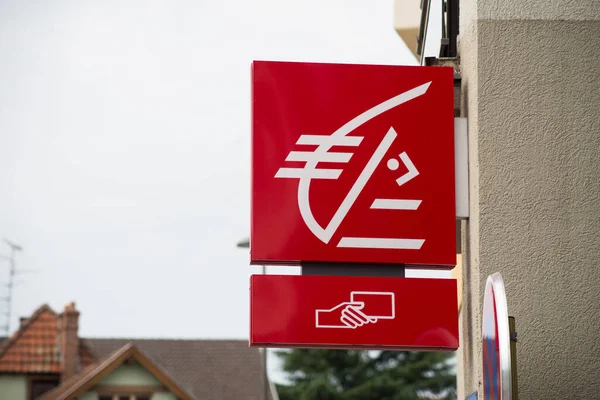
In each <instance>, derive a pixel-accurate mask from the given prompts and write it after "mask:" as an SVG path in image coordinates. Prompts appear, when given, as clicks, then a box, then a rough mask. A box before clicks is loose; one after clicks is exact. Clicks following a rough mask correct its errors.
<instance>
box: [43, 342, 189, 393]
mask: <svg viewBox="0 0 600 400" xmlns="http://www.w3.org/2000/svg"><path fill="white" fill-rule="evenodd" d="M131 358H133V359H135V360H136V361H137V362H139V363H140V364H141V365H142V366H143V367H144V368H145V369H146V370H148V371H149V372H150V373H151V374H152V375H154V377H156V378H157V379H158V380H159V381H160V382H161V383H162V384H163V385H165V387H166V388H167V389H168V390H169V391H171V393H173V394H175V395H176V396H177V398H178V399H181V400H196V399H195V398H194V397H193V396H191V395H190V394H189V393H187V392H186V391H185V390H183V389H182V388H181V387H180V386H179V384H178V383H177V382H176V381H175V380H174V379H173V378H172V377H171V376H169V375H168V374H167V373H166V372H165V371H164V370H163V369H162V368H161V367H160V366H158V365H156V364H155V363H154V362H153V361H152V360H150V359H149V358H148V357H147V356H146V355H145V354H144V353H143V352H142V351H140V350H139V349H138V348H137V347H136V346H135V345H133V344H132V343H127V344H126V345H124V346H123V347H121V348H120V349H118V350H116V351H115V352H113V353H112V354H110V355H109V356H108V357H106V358H104V359H103V360H101V361H98V362H96V363H94V364H92V365H90V366H88V367H87V368H85V369H84V370H83V371H82V372H81V373H80V374H77V375H74V376H72V377H70V378H69V379H67V380H66V381H65V382H63V383H61V384H60V386H58V387H56V388H55V389H52V390H51V391H49V392H47V393H45V394H44V395H43V396H42V397H41V398H40V400H67V399H73V398H77V397H79V396H80V395H82V394H83V393H85V392H86V391H88V390H90V389H91V388H93V386H94V385H96V384H97V383H98V382H99V381H100V380H101V379H102V378H104V377H105V376H107V375H109V374H110V373H111V372H112V371H114V370H115V369H116V368H117V367H118V366H120V365H121V364H123V363H124V362H125V361H127V360H128V359H131Z"/></svg>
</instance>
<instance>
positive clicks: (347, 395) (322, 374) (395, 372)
mask: <svg viewBox="0 0 600 400" xmlns="http://www.w3.org/2000/svg"><path fill="white" fill-rule="evenodd" d="M278 355H279V357H280V358H281V359H282V361H283V370H284V371H285V372H286V374H287V378H288V380H289V384H287V385H278V387H277V391H278V393H279V398H280V400H418V399H455V398H456V390H455V384H456V377H455V375H454V372H453V366H452V365H451V364H450V363H449V360H450V358H451V357H452V354H449V353H434V352H404V351H377V352H375V351H360V350H308V349H294V350H291V351H280V352H278Z"/></svg>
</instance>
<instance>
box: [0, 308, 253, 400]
mask: <svg viewBox="0 0 600 400" xmlns="http://www.w3.org/2000/svg"><path fill="white" fill-rule="evenodd" d="M130 342H131V343H133V345H135V347H136V348H138V349H139V350H141V352H143V354H145V355H146V356H148V358H149V359H150V360H153V362H154V363H155V364H156V365H157V366H159V367H160V368H162V369H164V371H165V372H166V374H167V375H168V376H171V377H172V378H173V379H174V380H175V382H176V383H177V385H179V386H180V387H181V388H182V389H183V390H184V391H187V392H188V393H190V394H191V395H192V396H195V397H196V398H199V399H202V400H211V399H215V400H216V399H219V400H221V399H235V400H262V396H261V395H262V390H263V383H262V372H261V371H262V369H263V366H262V357H261V355H260V352H259V351H258V350H257V349H253V348H249V347H248V342H247V341H246V340H160V339H156V340H155V339H152V340H150V339H82V338H80V340H79V348H80V351H79V354H80V357H81V368H82V369H83V371H82V374H84V373H85V372H86V371H88V370H89V369H88V368H87V367H90V368H92V367H91V366H94V365H97V364H98V363H99V362H102V361H103V360H105V359H106V358H107V357H109V356H110V355H111V354H112V353H114V352H115V351H117V350H119V349H120V348H122V347H124V346H126V345H127V344H128V343H130ZM2 373H29V374H34V373H49V374H60V373H61V362H60V353H59V316H58V315H57V314H56V313H55V312H54V311H53V310H52V309H51V308H50V307H49V306H47V305H43V306H41V307H40V308H38V309H37V310H36V311H35V312H34V313H33V314H32V315H31V316H30V317H29V318H27V319H26V320H24V321H23V322H22V323H21V326H20V327H19V329H18V330H17V331H16V332H15V333H14V334H13V335H12V336H10V337H9V338H6V339H4V340H2V341H1V342H0V374H2ZM65 383H66V382H65ZM0 398H1V396H0Z"/></svg>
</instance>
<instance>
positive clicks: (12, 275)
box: [0, 239, 23, 337]
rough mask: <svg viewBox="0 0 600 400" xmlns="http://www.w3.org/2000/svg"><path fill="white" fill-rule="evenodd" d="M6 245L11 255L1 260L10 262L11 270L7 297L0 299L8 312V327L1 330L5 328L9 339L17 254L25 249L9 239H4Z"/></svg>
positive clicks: (7, 285)
mask: <svg viewBox="0 0 600 400" xmlns="http://www.w3.org/2000/svg"><path fill="white" fill-rule="evenodd" d="M4 243H6V244H7V245H8V247H9V248H10V253H9V255H8V256H0V258H2V259H5V260H8V263H9V267H10V269H9V272H8V283H7V284H6V288H7V290H8V294H7V296H6V297H4V298H1V299H0V301H5V302H6V311H5V313H4V315H5V316H6V325H4V326H2V327H0V328H4V331H5V332H6V336H7V337H8V335H9V334H10V320H11V316H12V315H11V314H12V296H13V289H14V286H15V275H16V274H17V262H16V260H15V255H16V253H17V252H19V251H23V247H22V246H20V245H18V244H16V243H14V242H12V241H10V240H8V239H4Z"/></svg>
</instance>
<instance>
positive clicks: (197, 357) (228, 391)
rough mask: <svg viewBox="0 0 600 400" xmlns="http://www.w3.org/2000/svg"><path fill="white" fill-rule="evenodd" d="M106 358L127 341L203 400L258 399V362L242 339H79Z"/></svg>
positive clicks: (255, 351) (257, 356) (260, 367)
mask: <svg viewBox="0 0 600 400" xmlns="http://www.w3.org/2000/svg"><path fill="white" fill-rule="evenodd" d="M82 342H84V343H85V345H86V347H88V348H89V349H90V350H91V351H92V352H93V353H94V354H95V355H96V356H98V357H102V358H103V357H106V356H108V355H109V354H111V353H112V352H114V351H116V350H117V349H119V348H120V347H122V346H124V345H126V344H127V343H129V342H131V343H133V344H134V345H135V346H136V347H138V348H139V349H140V350H141V351H142V352H143V353H144V354H146V355H147V356H148V357H149V358H150V359H152V360H154V361H155V362H156V364H157V365H159V366H160V367H161V368H163V369H164V370H165V371H166V372H167V373H168V374H169V375H170V376H172V377H173V379H175V380H176V381H177V382H178V383H179V384H180V385H181V387H182V388H183V389H184V390H186V391H188V392H189V393H191V394H192V395H193V396H195V397H196V398H198V399H203V400H213V399H214V400H217V399H218V400H222V399H235V400H261V399H262V397H261V393H262V392H261V390H262V375H261V370H262V359H261V356H260V352H259V351H258V349H253V348H249V347H248V342H247V341H246V340H154V339H82Z"/></svg>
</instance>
